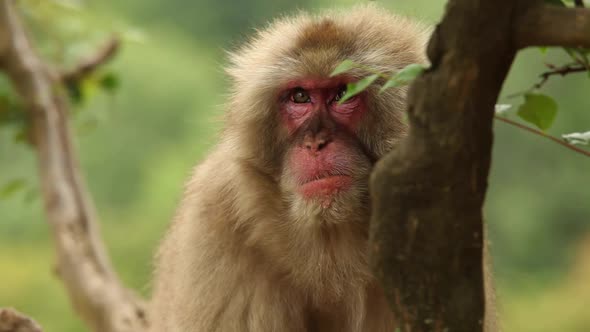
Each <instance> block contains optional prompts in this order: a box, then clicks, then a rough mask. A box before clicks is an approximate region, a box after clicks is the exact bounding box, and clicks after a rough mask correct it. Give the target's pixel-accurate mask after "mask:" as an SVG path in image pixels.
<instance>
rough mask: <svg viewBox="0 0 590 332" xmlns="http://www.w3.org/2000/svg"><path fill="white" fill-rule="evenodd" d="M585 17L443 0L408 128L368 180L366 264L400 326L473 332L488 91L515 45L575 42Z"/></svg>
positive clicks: (479, 294)
mask: <svg viewBox="0 0 590 332" xmlns="http://www.w3.org/2000/svg"><path fill="white" fill-rule="evenodd" d="M588 15H589V13H588V11H587V10H585V9H559V10H556V9H555V8H553V7H547V6H544V5H543V4H542V2H540V1H536V0H450V1H449V2H448V5H447V8H446V14H445V16H444V18H443V20H442V22H441V23H440V24H439V25H438V26H437V28H436V30H435V32H434V34H433V36H432V39H431V41H430V44H429V47H428V56H429V58H430V61H431V63H432V67H431V69H430V70H428V71H427V72H426V73H425V74H424V75H423V76H422V77H420V78H419V79H417V80H416V82H415V83H414V84H413V86H412V88H411V89H410V93H409V100H408V113H409V120H410V127H411V130H410V134H409V136H408V137H407V139H405V140H404V141H403V142H401V143H400V145H399V146H398V147H397V149H395V151H393V152H392V153H391V154H390V155H388V156H387V157H386V158H384V159H383V160H381V161H380V162H379V163H378V165H377V167H376V169H375V171H374V173H373V175H372V178H371V194H372V201H373V202H374V206H373V215H372V221H371V230H370V235H371V241H372V242H371V249H372V265H373V267H374V270H375V271H376V273H377V275H378V277H379V278H380V280H381V282H382V284H383V286H384V289H385V291H386V294H387V296H388V300H389V302H390V304H391V306H392V309H393V311H394V313H395V315H396V316H397V317H398V318H399V319H400V320H401V326H400V328H401V330H402V331H412V332H419V331H466V332H467V331H468V332H474V331H482V323H483V318H484V294H483V276H482V270H483V268H482V245H483V229H482V206H483V203H484V198H485V193H486V189H487V179H488V171H489V168H490V159H491V148H492V119H493V115H494V105H495V102H496V99H497V97H498V94H499V91H500V89H501V86H502V83H503V81H504V79H505V77H506V75H507V72H508V70H509V67H510V65H511V63H512V61H513V58H514V56H515V54H516V52H517V50H518V48H522V47H526V46H532V45H539V44H540V45H546V44H547V45H549V44H550V45H561V44H564V45H566V46H573V45H576V46H584V45H587V44H588V43H590V33H589V31H588V29H589V28H588V22H587V21H588V19H587V17H588ZM551 18H555V19H558V21H559V22H560V24H562V25H561V26H560V29H562V31H567V33H559V32H556V31H555V30H554V28H555V26H554V25H552V24H549V23H548V20H549V21H550V20H551ZM568 18H569V19H570V21H569V22H568ZM524 24H526V27H523V26H522V25H524ZM530 26H533V27H535V28H534V29H530V28H529V27H530ZM579 29H582V30H583V31H579ZM532 30H534V31H532Z"/></svg>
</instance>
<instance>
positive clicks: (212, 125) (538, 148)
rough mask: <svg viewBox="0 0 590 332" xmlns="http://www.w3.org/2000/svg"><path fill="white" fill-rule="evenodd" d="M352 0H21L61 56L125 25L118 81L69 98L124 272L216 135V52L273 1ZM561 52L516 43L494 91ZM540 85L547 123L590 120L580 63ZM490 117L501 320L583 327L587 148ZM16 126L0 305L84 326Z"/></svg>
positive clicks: (1, 140) (143, 259)
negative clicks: (63, 279)
mask: <svg viewBox="0 0 590 332" xmlns="http://www.w3.org/2000/svg"><path fill="white" fill-rule="evenodd" d="M358 2H359V1H352V0H348V1H346V0H342V1H323V0H302V1H290V0H255V1H254V0H253V1H235V0H234V1H228V0H216V1H213V0H192V1H189V0H127V1H114V0H102V1H85V2H83V1H74V0H70V1H65V0H61V1H57V0H52V1H48V0H37V1H35V0H26V1H23V5H24V9H25V10H26V15H25V16H26V18H27V22H28V25H29V27H30V29H32V30H33V31H34V33H35V38H36V40H37V42H38V43H39V48H40V49H41V51H42V53H43V54H44V55H45V57H46V58H48V59H51V60H52V61H54V62H55V63H56V64H60V65H64V66H67V65H71V64H72V63H73V59H77V58H79V56H80V55H83V54H88V53H89V52H92V50H94V49H96V48H97V47H98V46H100V42H101V41H104V40H105V39H106V38H108V36H109V35H110V34H111V33H112V32H119V33H120V34H121V35H122V36H123V40H124V45H123V49H122V51H121V53H120V54H119V56H118V57H117V59H116V60H115V61H114V62H113V63H112V64H110V65H109V66H108V68H107V69H106V70H107V71H112V72H114V73H116V75H117V76H118V77H119V80H120V87H119V88H118V89H117V91H116V93H114V94H109V93H104V92H100V91H98V90H97V89H96V88H93V87H92V86H88V87H86V88H85V89H86V92H87V93H88V94H89V95H90V96H91V97H92V98H88V99H87V100H85V101H83V103H82V104H81V105H79V106H77V107H75V110H76V113H77V114H76V116H75V119H74V126H75V128H76V131H77V132H78V134H79V135H78V136H77V144H76V145H77V147H78V150H79V154H80V158H81V163H82V166H83V170H84V172H85V174H86V176H87V181H88V182H89V186H90V189H91V191H92V193H93V195H94V197H95V200H96V204H97V206H98V210H99V214H100V217H101V220H102V230H103V235H104V239H105V241H106V243H107V245H108V248H109V251H110V254H111V256H112V258H113V260H114V263H115V265H116V267H117V270H118V271H119V272H120V274H121V276H122V278H123V280H124V281H125V282H126V283H127V284H128V285H130V286H132V287H134V288H135V289H137V290H139V291H141V292H142V293H143V294H145V295H148V294H149V289H150V286H149V280H150V273H151V272H150V271H151V257H152V254H153V252H154V249H155V247H156V245H157V243H158V240H159V238H160V237H161V235H162V233H163V231H164V229H165V227H166V225H167V222H168V220H169V219H170V216H171V215H172V214H173V211H174V208H175V205H176V203H177V201H178V199H179V195H180V193H181V188H182V185H183V181H184V180H185V179H186V177H187V175H188V174H189V172H190V170H191V167H192V166H193V165H194V164H195V163H196V162H198V161H199V160H200V159H201V158H202V157H203V155H204V154H205V153H206V151H207V149H208V148H209V147H210V146H211V145H212V144H213V142H214V141H215V139H216V133H217V130H218V128H219V127H220V122H219V119H220V114H221V112H222V106H221V105H222V103H223V98H224V93H225V92H226V83H227V82H226V80H225V78H224V75H223V70H222V68H223V65H224V64H225V62H226V58H225V51H226V50H228V49H232V48H234V47H236V45H239V43H240V42H242V41H243V40H244V39H245V38H246V37H247V36H248V35H250V34H251V33H252V32H253V28H254V27H259V26H261V25H262V24H265V23H266V22H268V21H269V20H271V19H272V18H274V17H277V16H278V15H281V14H286V13H292V12H293V11H295V10H298V9H305V10H311V11H315V10H317V9H319V8H325V7H350V6H352V5H353V4H355V3H358ZM379 2H380V3H381V4H382V5H383V6H385V7H387V8H389V9H391V10H393V11H396V12H399V13H403V14H406V15H408V16H411V17H415V18H417V19H419V20H421V21H423V22H426V23H428V24H434V23H436V21H437V20H438V19H439V18H440V17H441V15H442V11H443V7H444V1H442V0H412V1H410V0H380V1H379ZM564 61H566V56H565V53H564V52H563V51H560V50H550V51H549V52H548V53H547V54H546V55H543V54H542V53H541V52H539V50H537V49H531V50H527V51H524V52H522V53H521V54H520V55H519V56H518V58H517V61H516V62H515V64H514V66H513V69H512V72H511V74H510V78H509V80H508V82H507V83H506V85H505V89H504V95H507V94H509V93H510V92H516V91H520V90H523V89H526V88H528V87H530V86H531V85H532V84H533V83H535V82H536V81H537V78H536V75H537V74H539V73H540V72H541V71H542V70H543V69H544V66H543V63H544V62H554V63H557V64H559V63H560V62H564ZM0 83H2V82H1V81H0ZM4 83H6V82H4ZM1 86H2V85H1V84H0V87H1ZM543 91H544V92H545V93H547V94H549V95H551V96H553V97H554V98H555V99H556V100H557V101H558V104H559V108H560V114H559V115H558V118H557V121H556V124H555V125H554V126H553V128H552V129H551V130H550V133H552V134H555V135H559V134H562V133H569V132H574V131H587V130H589V129H590V79H589V78H588V77H587V75H585V74H581V75H572V76H569V77H567V78H564V79H562V78H559V77H558V78H554V79H551V80H550V82H549V83H548V84H547V85H546V87H545V88H544V89H543ZM501 102H503V103H511V104H518V103H520V102H521V100H520V99H509V100H506V99H503V100H501ZM495 126H496V144H495V148H494V157H493V168H492V176H491V180H490V191H489V194H488V200H487V203H486V209H485V214H486V219H487V223H488V226H489V231H490V237H491V240H492V242H493V247H492V253H493V257H494V261H495V272H496V273H495V274H496V279H497V284H498V293H499V299H500V316H501V319H502V321H503V324H504V327H505V331H508V332H513V331H514V332H527V331H590V314H589V313H590V312H589V311H588V310H589V309H588V306H587V304H588V303H590V189H589V188H588V184H589V183H590V182H589V180H590V160H589V159H587V158H584V157H583V156H581V155H578V154H575V153H573V152H571V151H569V150H566V149H564V148H563V147H560V146H558V145H556V144H554V143H551V142H549V141H546V140H544V139H542V138H539V137H537V136H533V135H531V134H528V133H526V132H523V131H519V130H517V129H515V128H512V127H508V126H507V125H505V124H504V123H499V122H497V123H496V125H495ZM14 135H15V132H14V128H11V127H2V128H0V185H1V184H2V183H5V182H9V181H11V180H13V179H19V178H24V179H26V180H27V189H26V190H24V191H22V192H19V193H17V194H16V195H13V196H12V197H10V198H8V199H3V200H0V307H2V306H13V307H16V308H17V309H19V310H21V311H23V312H26V313H27V314H29V315H31V316H32V317H34V318H36V319H37V320H38V321H39V322H40V323H41V324H42V325H43V326H44V327H45V329H46V331H49V332H52V331H54V332H55V331H59V332H74V331H86V328H85V327H84V324H83V323H82V322H81V321H80V319H79V318H78V317H76V315H75V314H73V313H72V311H71V310H70V307H69V303H68V300H67V298H66V296H65V292H64V291H63V289H62V286H61V284H60V282H59V281H58V280H57V279H56V277H55V276H54V275H53V274H52V272H51V271H52V264H53V261H54V254H53V247H52V242H51V240H50V234H49V232H48V231H49V230H48V227H47V225H46V224H45V221H44V218H43V213H42V206H41V202H40V199H39V198H38V197H37V198H35V197H34V195H33V194H31V193H32V192H34V191H35V190H36V188H37V179H36V170H35V159H34V155H33V153H32V150H31V149H30V148H27V147H25V146H24V145H22V144H20V145H17V144H14V143H12V142H13V136H14Z"/></svg>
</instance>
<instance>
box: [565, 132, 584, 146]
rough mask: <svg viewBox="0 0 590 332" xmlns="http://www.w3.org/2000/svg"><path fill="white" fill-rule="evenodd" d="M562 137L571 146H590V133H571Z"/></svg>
mask: <svg viewBox="0 0 590 332" xmlns="http://www.w3.org/2000/svg"><path fill="white" fill-rule="evenodd" d="M561 137H562V138H563V139H564V140H565V141H566V142H568V143H570V144H575V145H588V144H590V131H587V132H585V133H571V134H565V135H561Z"/></svg>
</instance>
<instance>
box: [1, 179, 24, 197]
mask: <svg viewBox="0 0 590 332" xmlns="http://www.w3.org/2000/svg"><path fill="white" fill-rule="evenodd" d="M26 184H27V182H26V181H25V179H14V180H12V181H9V182H8V183H6V184H5V185H4V186H2V189H0V199H6V198H9V197H10V196H12V195H14V194H15V193H16V192H18V191H19V190H21V189H23V188H24V187H25V185H26Z"/></svg>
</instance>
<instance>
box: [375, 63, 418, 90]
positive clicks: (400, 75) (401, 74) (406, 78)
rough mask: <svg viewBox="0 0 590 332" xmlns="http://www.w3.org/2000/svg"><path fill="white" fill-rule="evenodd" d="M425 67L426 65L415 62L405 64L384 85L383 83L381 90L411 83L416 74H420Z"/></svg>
mask: <svg viewBox="0 0 590 332" xmlns="http://www.w3.org/2000/svg"><path fill="white" fill-rule="evenodd" d="M425 69H426V67H424V66H423V65H420V64H417V63H413V64H411V65H407V66H405V67H404V68H403V69H402V70H400V71H398V72H397V73H396V74H395V75H393V77H392V78H390V79H389V81H387V82H386V83H385V85H383V87H382V88H381V92H383V91H385V90H386V89H389V88H395V87H399V86H404V85H408V84H410V83H412V81H413V80H414V79H416V77H418V75H420V74H422V73H423V72H424V70H425Z"/></svg>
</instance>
